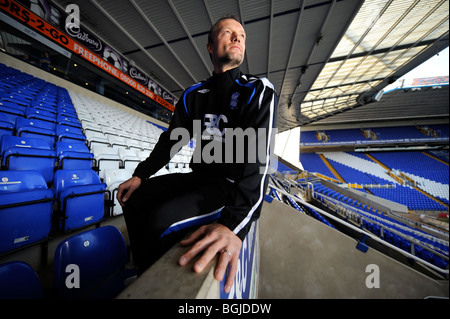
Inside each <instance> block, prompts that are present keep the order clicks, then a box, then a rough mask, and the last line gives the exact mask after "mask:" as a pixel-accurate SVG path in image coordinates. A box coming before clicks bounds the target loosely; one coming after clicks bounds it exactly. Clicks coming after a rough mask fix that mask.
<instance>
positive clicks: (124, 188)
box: [116, 176, 141, 207]
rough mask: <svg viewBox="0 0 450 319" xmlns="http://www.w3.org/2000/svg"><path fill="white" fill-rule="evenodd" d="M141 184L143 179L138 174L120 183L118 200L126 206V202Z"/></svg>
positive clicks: (121, 204)
mask: <svg viewBox="0 0 450 319" xmlns="http://www.w3.org/2000/svg"><path fill="white" fill-rule="evenodd" d="M139 186H141V179H140V178H139V177H137V176H133V177H132V178H130V179H129V180H127V181H125V182H123V183H122V184H120V185H119V191H118V192H117V196H116V197H117V200H118V201H119V204H120V206H122V207H123V206H125V202H126V201H127V200H128V198H130V196H131V194H132V193H133V192H134V191H135V190H136V189H138V188H139Z"/></svg>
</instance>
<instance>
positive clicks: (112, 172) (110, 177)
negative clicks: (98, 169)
mask: <svg viewBox="0 0 450 319" xmlns="http://www.w3.org/2000/svg"><path fill="white" fill-rule="evenodd" d="M104 176H105V178H104V181H105V183H106V188H107V190H109V192H110V194H111V199H112V201H113V204H114V205H113V207H112V211H111V215H113V216H117V215H121V214H122V213H123V211H122V206H120V204H119V202H118V201H117V199H116V192H117V189H118V187H119V185H120V184H121V183H123V182H124V181H126V180H128V179H130V178H131V176H132V171H130V170H127V169H107V170H105V175H104Z"/></svg>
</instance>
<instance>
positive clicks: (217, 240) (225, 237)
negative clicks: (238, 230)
mask: <svg viewBox="0 0 450 319" xmlns="http://www.w3.org/2000/svg"><path fill="white" fill-rule="evenodd" d="M194 243H195V244H194ZM192 244H194V245H193V246H192V248H191V249H189V251H188V252H186V253H185V254H184V255H183V256H181V257H180V259H179V260H178V263H179V264H180V266H184V265H186V264H187V263H189V262H190V261H191V260H192V259H193V258H194V257H195V256H197V255H198V254H200V253H201V252H202V251H204V253H203V255H202V256H201V257H200V258H199V259H198V260H197V262H196V263H195V264H194V271H195V272H196V273H200V272H201V271H203V269H204V268H205V266H206V265H207V264H208V263H209V262H210V261H211V260H212V259H213V258H214V256H215V255H216V254H217V253H220V256H219V262H218V264H217V268H216V271H215V273H214V278H215V279H216V280H218V281H222V279H223V277H224V275H225V272H226V270H227V266H229V267H230V268H229V273H228V277H227V279H226V282H225V292H226V293H229V292H230V290H231V287H232V286H233V283H234V277H235V276H236V271H237V265H238V260H239V254H240V252H241V246H242V241H241V239H240V238H239V237H237V236H236V235H235V234H234V233H233V232H232V231H231V230H230V229H229V228H228V227H226V226H224V225H221V224H209V225H204V226H202V227H200V228H199V229H197V230H196V231H195V232H193V233H192V234H191V235H190V236H189V237H188V238H187V239H185V240H182V241H181V245H183V246H188V245H192Z"/></svg>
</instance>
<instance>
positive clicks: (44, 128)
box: [16, 117, 56, 148]
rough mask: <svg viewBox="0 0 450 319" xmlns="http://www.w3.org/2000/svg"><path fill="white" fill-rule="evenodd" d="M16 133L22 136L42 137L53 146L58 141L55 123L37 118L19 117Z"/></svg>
mask: <svg viewBox="0 0 450 319" xmlns="http://www.w3.org/2000/svg"><path fill="white" fill-rule="evenodd" d="M16 135H17V136H21V137H34V138H41V139H43V140H45V141H47V142H48V143H49V144H50V146H51V147H52V148H53V147H54V146H55V141H56V131H55V123H52V122H47V121H44V120H40V119H36V118H27V119H25V118H20V117H19V118H17V120H16Z"/></svg>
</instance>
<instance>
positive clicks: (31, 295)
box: [0, 261, 44, 299]
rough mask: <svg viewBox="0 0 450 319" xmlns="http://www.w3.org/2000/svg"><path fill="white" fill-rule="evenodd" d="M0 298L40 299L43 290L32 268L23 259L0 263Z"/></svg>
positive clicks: (42, 295)
mask: <svg viewBox="0 0 450 319" xmlns="http://www.w3.org/2000/svg"><path fill="white" fill-rule="evenodd" d="M0 287H1V289H0V299H42V298H43V297H44V291H43V289H42V284H41V281H40V279H39V277H38V275H37V274H36V272H35V271H34V269H33V268H32V267H31V266H30V265H29V264H27V263H25V262H23V261H12V262H8V263H4V264H2V265H0Z"/></svg>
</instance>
